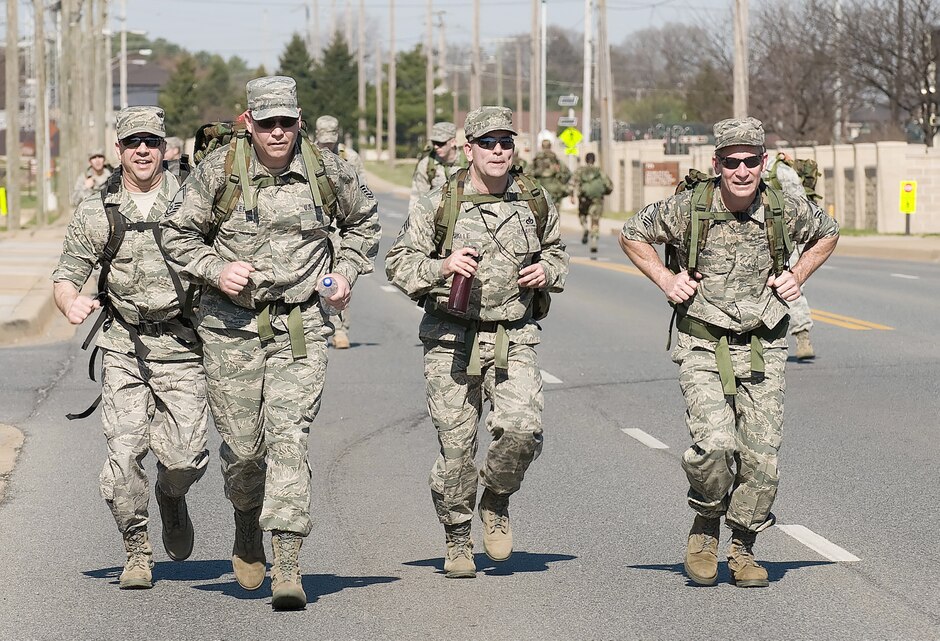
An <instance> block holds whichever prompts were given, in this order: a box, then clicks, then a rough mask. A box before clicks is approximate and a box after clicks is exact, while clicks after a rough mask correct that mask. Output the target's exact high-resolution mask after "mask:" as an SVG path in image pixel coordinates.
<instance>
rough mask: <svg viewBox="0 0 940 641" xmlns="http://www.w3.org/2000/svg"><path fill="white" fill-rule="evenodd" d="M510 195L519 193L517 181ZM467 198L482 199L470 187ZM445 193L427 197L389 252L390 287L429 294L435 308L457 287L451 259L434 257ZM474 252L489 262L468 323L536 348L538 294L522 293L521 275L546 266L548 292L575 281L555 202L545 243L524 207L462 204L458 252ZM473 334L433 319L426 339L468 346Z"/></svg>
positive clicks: (481, 267)
mask: <svg viewBox="0 0 940 641" xmlns="http://www.w3.org/2000/svg"><path fill="white" fill-rule="evenodd" d="M509 191H510V192H518V191H519V187H518V185H516V184H515V182H513V183H510V187H509ZM464 193H465V194H466V195H471V194H476V193H479V192H478V191H477V190H476V189H475V188H474V187H473V184H472V183H471V181H470V180H467V183H466V186H465V191H464ZM442 195H443V191H442V190H441V189H437V190H435V191H432V192H431V193H430V194H428V195H426V196H422V197H421V198H420V199H419V200H418V202H417V204H416V205H415V207H414V208H413V209H412V210H411V212H410V214H409V217H408V220H407V221H406V222H405V224H404V226H403V227H402V230H401V233H400V234H399V236H398V240H396V241H395V244H394V245H393V246H392V248H391V250H389V252H388V256H387V257H386V259H385V270H386V273H387V275H388V278H389V280H390V281H391V282H392V284H394V285H395V286H396V287H398V288H399V289H400V290H402V291H403V292H404V293H405V294H407V295H408V296H410V297H411V298H414V299H417V298H419V297H421V296H423V295H425V294H427V295H428V299H429V300H428V304H430V305H435V306H436V307H438V308H439V309H445V310H446V307H447V298H448V295H449V293H450V280H451V279H452V277H451V279H446V280H445V279H444V278H443V277H442V276H441V266H442V264H443V262H444V260H443V259H435V258H431V255H432V254H433V253H434V252H435V250H436V247H435V245H434V231H435V223H434V219H435V215H436V212H437V208H438V204H439V203H440V200H441V197H442ZM468 246H474V247H476V248H477V251H478V252H479V254H480V256H482V259H481V260H480V262H479V264H478V265H477V271H476V276H475V278H474V281H473V286H472V288H471V292H470V305H469V310H468V313H467V317H468V318H470V319H473V320H480V321H504V322H506V329H507V330H508V336H509V340H510V341H511V342H513V343H519V344H529V345H534V344H536V343H538V342H539V331H538V325H536V323H535V321H533V320H530V319H529V318H528V317H529V314H528V313H527V310H528V308H529V307H530V305H531V303H532V296H533V293H534V291H535V290H533V289H530V288H522V287H519V284H518V283H517V281H518V279H519V271H520V270H521V269H522V268H523V267H525V266H527V265H531V264H532V263H533V262H534V261H536V260H538V261H539V262H540V263H541V264H542V266H543V267H544V269H545V277H546V279H547V283H548V284H547V288H548V290H549V291H552V292H560V291H562V289H564V285H565V278H566V277H567V275H568V254H567V252H566V251H565V246H564V244H563V243H562V242H561V237H560V230H559V218H558V212H557V210H556V209H555V206H554V205H552V204H551V203H549V212H548V219H547V221H546V225H545V230H544V232H543V234H542V238H539V237H538V231H537V227H536V222H535V215H534V214H533V213H532V210H531V209H530V208H529V205H528V204H527V203H526V202H524V201H522V202H512V203H507V202H497V203H485V204H480V205H473V204H471V203H466V202H465V203H461V208H460V212H459V214H458V216H457V222H456V224H455V225H454V248H460V247H468ZM464 334H465V328H464V327H463V326H462V325H459V324H457V323H454V322H452V321H447V320H444V319H441V318H438V317H436V316H432V315H430V314H425V315H424V318H423V320H422V321H421V327H420V329H419V335H420V337H421V338H422V339H432V340H443V341H463V340H464V338H465V336H464ZM479 338H480V341H481V342H489V343H492V342H494V340H495V333H493V332H489V333H486V332H481V333H480V334H479Z"/></svg>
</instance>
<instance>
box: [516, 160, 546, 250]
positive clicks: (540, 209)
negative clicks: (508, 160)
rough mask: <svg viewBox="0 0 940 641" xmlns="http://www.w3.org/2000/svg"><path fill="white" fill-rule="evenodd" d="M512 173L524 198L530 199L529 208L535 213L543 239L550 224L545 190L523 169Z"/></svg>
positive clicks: (540, 236) (536, 222) (537, 225)
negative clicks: (523, 171) (546, 227)
mask: <svg viewBox="0 0 940 641" xmlns="http://www.w3.org/2000/svg"><path fill="white" fill-rule="evenodd" d="M511 175H512V177H513V180H515V181H516V184H517V185H519V189H521V190H522V194H523V198H524V199H525V200H527V201H529V209H531V210H532V213H533V214H534V215H535V225H536V229H537V230H538V234H539V240H540V241H541V240H542V235H543V234H544V233H545V226H546V225H547V224H548V210H549V205H548V197H547V196H546V195H545V190H544V189H542V187H541V185H539V184H538V183H537V182H535V180H533V179H532V178H531V177H529V176H527V175H526V174H524V173H522V172H521V171H512V172H511Z"/></svg>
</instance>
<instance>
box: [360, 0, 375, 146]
mask: <svg viewBox="0 0 940 641" xmlns="http://www.w3.org/2000/svg"><path fill="white" fill-rule="evenodd" d="M357 28H358V34H357V35H358V38H359V45H358V46H357V48H356V66H357V68H358V76H359V86H358V88H357V91H358V94H357V96H356V98H357V100H356V108H357V109H358V110H359V122H358V123H357V129H358V130H359V150H360V151H361V150H362V148H363V147H365V144H366V68H365V67H366V11H365V5H364V0H359V24H358V25H357ZM379 73H381V71H379ZM376 86H378V85H376Z"/></svg>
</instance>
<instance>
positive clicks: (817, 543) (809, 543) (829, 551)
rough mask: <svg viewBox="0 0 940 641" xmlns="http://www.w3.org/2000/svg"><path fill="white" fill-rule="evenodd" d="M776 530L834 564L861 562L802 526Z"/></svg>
mask: <svg viewBox="0 0 940 641" xmlns="http://www.w3.org/2000/svg"><path fill="white" fill-rule="evenodd" d="M777 528H778V529H780V530H783V532H784V533H785V534H789V535H790V536H792V537H793V538H794V539H796V540H797V541H799V542H800V543H802V544H803V545H805V546H806V547H808V548H809V549H811V550H814V551H816V552H818V553H819V554H821V555H822V556H824V557H826V558H827V559H829V560H830V561H835V562H836V563H839V562H846V563H851V562H853V561H861V559H860V558H858V557H857V556H855V555H854V554H852V553H851V552H848V551H846V550H843V549H842V548H840V547H839V546H838V545H836V544H835V543H833V542H832V541H830V540H828V539H826V538H823V537H821V536H819V535H818V534H816V533H815V532H813V531H812V530H811V529H809V528H808V527H804V526H802V525H778V526H777Z"/></svg>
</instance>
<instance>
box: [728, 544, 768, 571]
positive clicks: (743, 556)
mask: <svg viewBox="0 0 940 641" xmlns="http://www.w3.org/2000/svg"><path fill="white" fill-rule="evenodd" d="M734 548H735V549H734V556H735V558H736V559H737V560H738V562H739V563H741V564H743V565H752V566H754V567H758V568H759V567H761V566H760V564H758V563H757V559H756V558H755V557H754V541H742V540H741V539H735V541H734Z"/></svg>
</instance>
